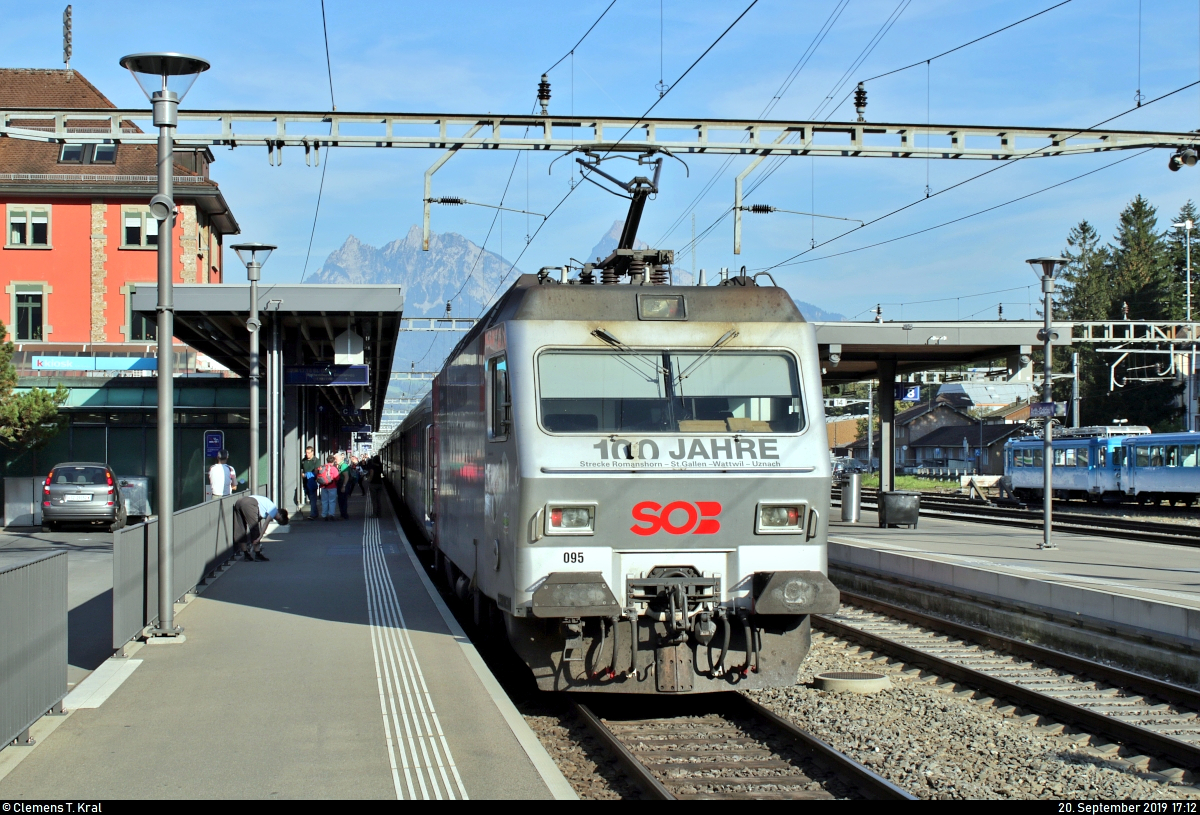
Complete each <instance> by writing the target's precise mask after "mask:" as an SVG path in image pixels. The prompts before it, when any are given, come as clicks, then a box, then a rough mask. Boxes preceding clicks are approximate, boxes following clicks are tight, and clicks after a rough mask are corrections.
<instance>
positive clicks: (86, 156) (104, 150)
mask: <svg viewBox="0 0 1200 815" xmlns="http://www.w3.org/2000/svg"><path fill="white" fill-rule="evenodd" d="M116 162H117V146H116V145H115V144H64V145H63V146H62V151H61V152H60V153H59V154H58V163H59V164H115V163H116Z"/></svg>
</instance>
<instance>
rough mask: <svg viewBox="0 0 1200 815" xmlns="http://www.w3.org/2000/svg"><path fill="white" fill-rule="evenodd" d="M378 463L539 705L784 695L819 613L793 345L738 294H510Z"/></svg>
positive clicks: (822, 518) (789, 320) (616, 290)
mask: <svg viewBox="0 0 1200 815" xmlns="http://www.w3.org/2000/svg"><path fill="white" fill-rule="evenodd" d="M643 282H644V283H646V282H648V278H644V279H643ZM385 460H386V462H387V466H388V470H389V478H390V480H391V483H392V486H393V487H394V488H395V490H396V492H397V493H398V494H399V495H400V496H401V498H402V500H403V504H404V506H405V507H406V508H407V511H408V512H409V514H410V516H411V518H412V520H413V521H414V522H415V523H416V525H417V526H418V527H419V528H420V529H422V530H423V531H424V534H425V535H426V536H427V541H428V543H429V544H431V545H432V547H433V552H434V557H435V562H436V565H437V567H438V570H439V572H440V573H441V574H442V575H443V576H444V578H445V580H446V581H447V582H448V583H449V585H450V586H452V587H454V589H455V590H456V592H457V593H458V594H459V596H460V597H462V598H463V599H464V600H473V601H474V603H475V609H476V614H477V617H478V618H481V617H483V616H485V615H486V614H488V613H490V614H492V615H494V616H495V617H497V618H498V619H499V620H501V621H502V622H503V629H504V631H505V632H506V634H507V638H508V640H509V641H510V642H511V643H512V645H513V647H514V648H515V649H516V651H517V653H518V654H519V655H520V656H521V658H522V659H524V661H525V662H526V664H528V666H529V667H530V669H531V670H532V671H533V674H534V676H535V677H536V679H537V682H538V685H539V687H541V688H542V689H545V690H592V691H611V692H635V693H655V692H665V693H682V692H701V691H717V690H726V689H729V688H730V687H746V688H762V687H771V686H779V685H791V684H793V683H794V682H795V680H796V675H797V671H798V669H799V667H800V663H801V661H802V660H803V659H804V657H805V655H806V654H807V652H808V650H809V643H810V622H809V615H810V614H812V613H829V612H833V611H835V610H836V609H837V607H838V592H837V589H836V588H834V586H833V585H832V584H831V583H830V582H829V580H828V578H827V577H826V532H827V526H828V520H829V486H830V465H829V455H828V450H827V442H826V436H825V423H824V408H823V403H822V399H821V381H820V362H819V359H818V355H817V346H816V338H815V334H814V332H813V330H812V327H811V326H810V325H808V324H807V323H806V322H805V321H804V318H803V317H802V316H801V315H800V312H799V311H798V310H797V309H796V306H795V304H794V303H793V302H792V300H791V298H790V297H789V296H788V294H787V292H785V291H784V290H782V289H779V288H776V287H773V286H772V287H759V286H756V285H755V284H754V281H753V279H751V278H748V277H744V276H743V277H735V278H732V279H730V280H729V281H727V282H726V283H725V284H724V285H720V286H713V287H686V288H684V287H677V286H670V285H665V286H664V285H645V284H644V285H628V284H621V285H598V284H594V283H592V284H589V283H581V282H580V281H577V280H572V281H570V282H569V283H568V282H559V281H557V280H554V279H551V278H548V277H538V276H534V275H524V276H522V277H521V278H520V279H519V280H518V281H517V282H516V284H515V285H514V286H513V287H512V288H511V289H509V291H508V292H507V293H505V295H504V296H503V297H502V298H501V299H500V300H499V301H498V302H497V304H496V305H495V306H494V307H493V308H492V309H491V310H490V311H489V312H488V313H487V314H486V315H485V316H484V317H483V318H482V319H481V320H480V322H479V323H478V324H477V325H476V326H475V328H474V329H473V330H472V331H471V333H469V334H468V335H467V336H466V337H465V338H464V339H463V341H462V342H460V343H459V345H458V347H457V348H456V349H455V350H454V352H453V353H452V354H451V355H450V356H449V358H448V359H447V362H446V364H445V366H444V367H443V369H442V370H441V372H440V373H439V374H438V376H437V377H436V379H435V380H434V383H433V388H432V391H431V393H430V395H429V397H427V398H426V400H425V401H424V402H423V403H422V404H421V405H419V406H418V407H417V409H415V410H414V411H412V413H411V414H409V416H408V417H407V418H406V420H405V421H404V423H403V424H402V425H401V426H400V427H399V428H397V430H396V432H395V433H393V435H392V437H391V438H390V439H389V441H388V443H387V446H386V450H385Z"/></svg>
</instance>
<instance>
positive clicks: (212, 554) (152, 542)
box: [112, 492, 245, 650]
mask: <svg viewBox="0 0 1200 815" xmlns="http://www.w3.org/2000/svg"><path fill="white" fill-rule="evenodd" d="M244 496H245V493H244V492H241V493H235V494H234V495H227V496H225V497H224V498H222V499H221V500H219V501H208V502H206V503H203V504H196V505H195V506H192V507H188V508H187V509H181V510H179V511H178V512H176V513H175V534H174V536H173V543H174V552H173V554H172V559H171V564H172V574H171V593H172V594H173V595H174V599H175V600H176V601H178V600H179V599H180V598H182V597H183V596H184V595H185V594H187V593H188V592H190V591H192V590H193V589H194V588H196V586H198V585H200V584H202V583H203V582H204V581H205V580H207V579H208V578H210V577H213V576H215V575H216V572H217V570H218V569H220V568H221V566H222V565H224V564H225V563H226V562H227V561H228V560H229V559H230V558H232V557H233V505H234V504H235V503H237V500H238V499H239V498H242V497H244ZM156 622H158V518H157V517H155V518H151V519H150V520H149V521H146V522H145V523H140V524H136V525H134V526H128V527H125V528H124V529H120V530H118V531H116V532H114V533H113V625H112V633H113V637H112V643H113V649H114V650H116V649H120V648H122V647H123V646H124V645H125V643H127V642H129V641H130V640H132V639H134V638H136V637H138V636H140V635H141V633H142V631H143V629H145V627H146V626H148V625H151V624H153V623H156Z"/></svg>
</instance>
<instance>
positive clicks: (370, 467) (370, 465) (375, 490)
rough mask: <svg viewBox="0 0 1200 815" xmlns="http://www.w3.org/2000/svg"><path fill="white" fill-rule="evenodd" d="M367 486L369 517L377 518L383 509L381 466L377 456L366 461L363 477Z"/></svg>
mask: <svg viewBox="0 0 1200 815" xmlns="http://www.w3.org/2000/svg"><path fill="white" fill-rule="evenodd" d="M363 480H364V481H366V483H367V486H368V487H370V488H371V515H372V516H373V517H375V518H378V517H379V513H380V511H381V510H382V509H383V464H382V462H380V460H379V456H371V458H369V459H368V460H367V466H366V475H365V476H363Z"/></svg>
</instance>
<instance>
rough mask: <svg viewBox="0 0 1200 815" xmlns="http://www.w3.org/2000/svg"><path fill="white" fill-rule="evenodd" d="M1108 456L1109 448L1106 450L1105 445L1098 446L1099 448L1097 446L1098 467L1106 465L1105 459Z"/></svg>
mask: <svg viewBox="0 0 1200 815" xmlns="http://www.w3.org/2000/svg"><path fill="white" fill-rule="evenodd" d="M1107 457H1108V451H1107V450H1105V449H1104V448H1103V447H1097V448H1096V466H1097V467H1104V466H1105V459H1106V458H1107Z"/></svg>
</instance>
